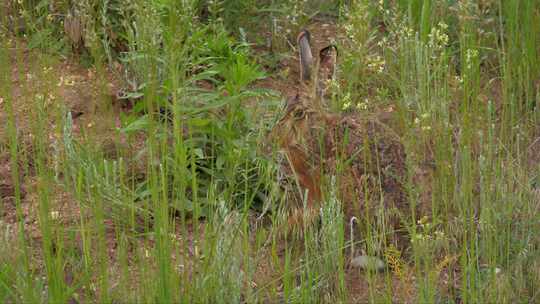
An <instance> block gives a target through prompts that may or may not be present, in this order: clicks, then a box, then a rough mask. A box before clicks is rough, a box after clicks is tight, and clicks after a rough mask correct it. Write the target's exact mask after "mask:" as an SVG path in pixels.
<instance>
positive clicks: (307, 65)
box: [296, 30, 313, 81]
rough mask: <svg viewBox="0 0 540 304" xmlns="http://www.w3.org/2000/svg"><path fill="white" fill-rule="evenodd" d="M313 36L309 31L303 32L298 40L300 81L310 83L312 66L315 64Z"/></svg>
mask: <svg viewBox="0 0 540 304" xmlns="http://www.w3.org/2000/svg"><path fill="white" fill-rule="evenodd" d="M310 36H311V35H310V34H309V32H308V31H307V30H303V31H301V32H300V34H298V37H297V38H296V40H297V43H298V51H299V55H300V78H301V79H300V80H301V81H309V80H310V79H311V65H312V64H313V55H312V54H311V46H310V40H311V37H310Z"/></svg>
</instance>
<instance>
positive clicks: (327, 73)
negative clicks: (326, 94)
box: [319, 44, 338, 81]
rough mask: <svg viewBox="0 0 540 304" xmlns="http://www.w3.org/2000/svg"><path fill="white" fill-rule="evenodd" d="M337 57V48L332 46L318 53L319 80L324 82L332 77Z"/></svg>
mask: <svg viewBox="0 0 540 304" xmlns="http://www.w3.org/2000/svg"><path fill="white" fill-rule="evenodd" d="M337 55H338V51H337V47H336V46H335V45H333V44H331V45H329V46H327V47H325V48H324V49H322V50H321V51H320V52H319V80H323V81H324V80H328V79H332V78H333V77H334V71H335V68H336V62H337Z"/></svg>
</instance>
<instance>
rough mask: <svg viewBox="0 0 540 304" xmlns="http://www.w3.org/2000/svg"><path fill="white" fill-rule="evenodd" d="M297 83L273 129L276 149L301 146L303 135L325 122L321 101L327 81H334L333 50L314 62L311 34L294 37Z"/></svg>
mask: <svg viewBox="0 0 540 304" xmlns="http://www.w3.org/2000/svg"><path fill="white" fill-rule="evenodd" d="M297 43H298V62H299V66H300V80H299V86H298V87H297V90H296V94H295V96H294V97H293V98H290V99H288V100H287V103H286V107H285V114H284V115H283V117H282V118H281V120H280V121H279V122H278V124H277V125H276V128H275V129H274V131H275V133H277V134H276V135H277V136H278V140H279V142H280V145H281V146H283V144H294V143H298V142H301V137H302V136H303V133H305V132H306V131H308V129H309V128H312V127H316V125H317V123H319V124H320V123H321V122H323V120H324V119H325V116H326V114H325V111H324V105H325V102H324V98H325V95H326V91H327V90H326V88H327V86H328V82H329V80H331V79H333V77H334V70H335V64H336V58H337V49H336V47H335V46H334V45H329V46H327V47H325V48H323V49H321V50H320V51H319V56H318V57H317V58H314V57H313V55H312V49H311V34H310V33H309V32H308V31H307V30H303V31H301V32H300V34H298V36H297Z"/></svg>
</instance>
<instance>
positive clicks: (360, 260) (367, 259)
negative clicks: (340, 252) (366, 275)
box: [351, 255, 386, 272]
mask: <svg viewBox="0 0 540 304" xmlns="http://www.w3.org/2000/svg"><path fill="white" fill-rule="evenodd" d="M351 266H353V267H355V268H360V269H363V270H369V271H377V272H379V271H384V269H385V268H386V264H385V263H384V261H383V260H381V259H379V258H378V257H374V256H368V255H359V256H357V257H355V258H354V259H352V260H351Z"/></svg>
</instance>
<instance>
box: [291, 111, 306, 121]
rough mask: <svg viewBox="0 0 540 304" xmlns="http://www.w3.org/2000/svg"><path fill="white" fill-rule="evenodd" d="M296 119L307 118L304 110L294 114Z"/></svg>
mask: <svg viewBox="0 0 540 304" xmlns="http://www.w3.org/2000/svg"><path fill="white" fill-rule="evenodd" d="M293 115H294V118H295V119H302V118H304V116H306V113H305V112H304V111H303V110H302V109H297V110H295V111H294V113H293Z"/></svg>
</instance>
